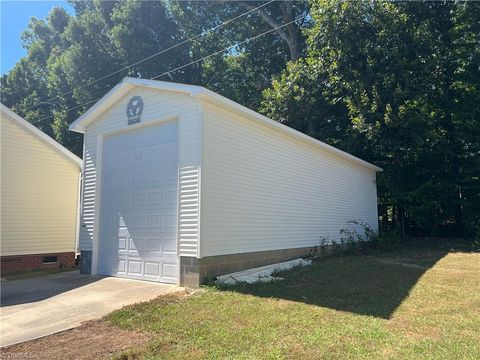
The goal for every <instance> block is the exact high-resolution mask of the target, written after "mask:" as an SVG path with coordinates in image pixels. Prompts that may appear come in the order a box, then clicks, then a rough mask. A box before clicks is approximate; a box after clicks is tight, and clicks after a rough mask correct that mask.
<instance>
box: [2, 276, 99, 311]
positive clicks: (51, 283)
mask: <svg viewBox="0 0 480 360" xmlns="http://www.w3.org/2000/svg"><path fill="white" fill-rule="evenodd" d="M101 279H102V277H100V276H89V275H80V272H79V271H78V270H77V271H68V272H62V273H58V274H53V275H47V276H41V277H34V278H29V279H20V280H9V281H4V282H2V284H1V287H2V291H1V297H0V305H1V306H2V307H4V306H11V305H18V304H27V303H31V302H36V301H41V300H45V299H48V298H50V297H53V296H56V295H58V294H61V293H64V292H67V291H70V290H73V289H76V288H79V287H82V286H85V285H87V284H91V283H93V282H96V281H98V280H101Z"/></svg>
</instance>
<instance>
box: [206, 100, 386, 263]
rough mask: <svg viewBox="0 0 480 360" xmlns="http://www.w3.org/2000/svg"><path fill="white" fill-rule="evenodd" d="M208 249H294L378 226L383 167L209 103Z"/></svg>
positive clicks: (218, 251)
mask: <svg viewBox="0 0 480 360" xmlns="http://www.w3.org/2000/svg"><path fill="white" fill-rule="evenodd" d="M204 107H205V112H204V118H203V128H202V133H203V135H202V154H203V156H202V174H201V177H202V178H201V180H202V203H201V224H202V227H201V238H202V239H203V241H202V244H201V257H207V256H216V255H225V254H235V253H246V252H256V251H265V250H279V249H293V248H303V247H309V246H315V245H318V244H319V242H320V239H321V237H323V236H326V237H328V238H329V239H332V240H338V239H339V230H340V229H342V228H347V227H353V226H354V225H353V224H351V223H349V221H350V220H355V219H360V220H362V221H365V222H366V223H368V224H370V226H372V227H373V228H375V229H376V228H378V221H377V194H376V181H375V180H376V174H375V171H374V170H372V169H369V168H367V167H364V166H362V165H359V164H357V163H354V162H353V161H349V160H348V159H345V158H342V157H340V156H337V155H335V154H333V153H330V152H327V151H326V150H324V149H321V148H319V147H318V146H315V144H308V143H305V142H303V141H301V140H297V139H295V138H293V137H291V136H288V135H287V134H284V133H282V132H280V131H277V130H275V129H272V128H269V127H266V126H264V125H262V124H259V123H257V122H254V121H252V120H250V119H248V118H245V117H242V116H239V115H236V114H234V113H232V112H230V111H227V110H224V109H222V108H220V107H218V106H215V105H212V104H208V103H205V105H204Z"/></svg>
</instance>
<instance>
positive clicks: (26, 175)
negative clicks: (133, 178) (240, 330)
mask: <svg viewBox="0 0 480 360" xmlns="http://www.w3.org/2000/svg"><path fill="white" fill-rule="evenodd" d="M0 121H1V154H2V161H1V200H2V201H1V216H2V226H1V239H2V241H1V255H2V256H6V255H22V254H37V253H49V252H68V251H75V240H76V239H75V238H76V227H77V205H78V181H79V175H80V169H79V168H77V167H76V166H75V165H73V164H72V163H71V161H70V160H67V159H66V158H64V157H63V156H62V155H60V154H59V153H58V152H57V150H54V149H52V148H51V147H50V146H48V145H46V144H45V143H44V142H43V141H40V140H39V139H37V138H36V137H35V136H33V135H32V134H31V133H30V132H29V131H27V130H26V129H24V128H23V127H21V126H20V125H18V124H17V122H16V121H15V120H13V119H11V118H9V117H8V115H6V114H3V113H2V117H1V120H0Z"/></svg>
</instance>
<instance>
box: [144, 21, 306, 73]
mask: <svg viewBox="0 0 480 360" xmlns="http://www.w3.org/2000/svg"><path fill="white" fill-rule="evenodd" d="M305 16H306V15H304V16H300V17H298V18H296V19H294V20H292V21H289V22H288V23H285V24H283V25H281V26H278V27H276V28H274V29H270V30H268V31H265V32H263V33H261V34H258V35H255V36H253V37H251V38H248V39H246V40H243V41H240V42H238V43H236V44H233V45H230V46H227V47H226V48H223V49H221V50H218V51H215V52H214V53H212V54H209V55H207V56H204V57H202V58H200V59H197V60H194V61H192V62H189V63H188V64H185V65H182V66H179V67H177V68H175V69H173V70H169V71H167V72H164V73H162V74H159V75H155V76H154V77H151V78H150V80H155V79H158V78H159V77H162V76H165V75H168V74H170V73H172V72H175V71H178V70H180V69H183V68H185V67H187V66H190V65H193V64H196V63H197V62H200V61H203V60H206V59H208V58H210V57H212V56H215V55H218V54H221V53H224V52H225V51H229V50H231V49H233V48H236V47H238V46H240V45H242V44H245V43H247V42H249V41H252V40H255V39H258V38H259V37H261V36H264V35H267V34H269V33H271V32H274V31H276V30H278V29H281V28H283V27H285V26H288V25H290V24H292V23H294V22H296V21H298V20H301V19H303V18H304V17H305Z"/></svg>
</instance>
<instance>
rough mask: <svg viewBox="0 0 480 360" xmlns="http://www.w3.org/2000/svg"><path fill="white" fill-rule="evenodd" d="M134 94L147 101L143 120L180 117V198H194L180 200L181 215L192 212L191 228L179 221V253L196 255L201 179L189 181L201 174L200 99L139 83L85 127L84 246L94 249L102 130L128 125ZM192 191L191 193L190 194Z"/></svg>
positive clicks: (105, 131) (109, 130)
mask: <svg viewBox="0 0 480 360" xmlns="http://www.w3.org/2000/svg"><path fill="white" fill-rule="evenodd" d="M132 96H141V97H142V98H143V102H144V109H143V113H142V117H141V123H142V124H148V123H149V122H154V121H158V120H161V119H167V118H177V119H178V127H179V134H178V141H179V179H180V187H179V198H180V199H184V198H188V197H190V199H191V201H190V202H188V201H187V202H181V201H180V202H179V209H178V212H179V219H180V216H181V215H182V214H184V213H186V212H187V209H188V212H189V214H190V219H191V220H190V225H189V227H188V228H189V231H187V230H186V229H187V228H186V226H184V225H183V223H180V221H179V229H178V242H177V249H178V255H179V256H196V255H197V243H198V232H196V230H195V226H198V204H197V210H196V211H195V209H194V206H193V205H192V202H193V199H195V198H197V199H198V197H199V195H198V191H199V181H198V180H197V181H196V183H191V185H190V186H188V187H187V186H186V181H187V178H188V177H189V176H192V174H193V175H194V174H198V167H199V161H200V160H199V147H200V143H199V141H200V139H199V138H198V128H199V127H200V125H199V121H200V118H199V115H198V114H199V112H198V106H199V102H198V101H197V100H195V99H193V98H192V97H190V96H188V95H182V94H178V93H174V92H164V91H156V90H151V89H147V88H142V87H138V88H136V89H133V90H131V91H130V92H129V93H127V94H126V95H125V96H123V97H122V98H121V99H120V100H119V101H118V102H116V103H115V105H114V106H113V107H111V108H110V109H109V110H107V111H106V112H105V113H103V114H102V115H101V116H100V117H99V118H98V119H96V120H95V121H94V122H93V123H91V124H90V125H89V126H88V127H87V128H86V131H85V138H84V146H85V150H84V181H83V191H82V194H83V204H82V216H81V223H82V227H81V231H80V249H81V250H84V251H85V250H86V251H92V250H95V249H93V243H94V236H95V226H96V224H95V211H96V209H99V207H98V204H97V206H96V199H95V197H96V194H95V193H96V188H97V174H98V170H97V167H98V165H99V164H97V161H98V160H97V152H98V149H97V146H98V137H99V135H102V134H109V133H112V132H115V131H120V130H125V129H128V125H127V116H126V113H125V110H126V107H127V103H128V101H129V99H130V98H131V97H132ZM187 193H188V196H187Z"/></svg>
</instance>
